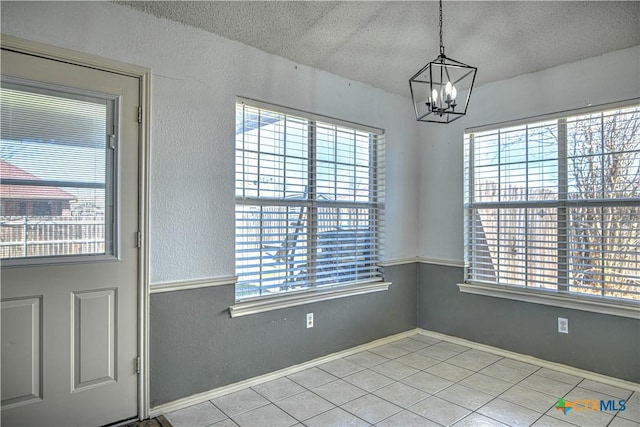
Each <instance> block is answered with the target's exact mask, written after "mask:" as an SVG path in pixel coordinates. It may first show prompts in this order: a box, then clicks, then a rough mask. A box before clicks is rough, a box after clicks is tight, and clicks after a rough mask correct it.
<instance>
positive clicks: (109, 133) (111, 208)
mask: <svg viewBox="0 0 640 427" xmlns="http://www.w3.org/2000/svg"><path fill="white" fill-rule="evenodd" d="M0 80H1V83H2V87H3V88H8V89H12V90H22V91H25V92H31V93H34V94H37V95H46V96H54V97H60V98H65V99H71V100H79V101H87V102H93V103H96V104H104V105H105V108H106V110H105V130H106V133H105V150H104V152H105V183H104V184H103V185H99V184H96V185H92V184H87V185H86V186H84V187H83V188H103V189H104V191H105V213H104V227H105V230H104V234H105V242H104V245H105V253H86V254H67V255H44V256H25V257H15V258H2V260H1V262H2V266H3V267H36V266H41V265H57V264H60V265H64V264H76V263H88V262H117V261H119V260H120V244H121V238H120V215H119V212H120V209H119V205H120V202H119V194H120V187H119V186H120V183H119V167H120V165H119V163H120V161H119V160H120V155H119V151H120V150H119V141H120V96H119V95H113V94H108V93H102V92H97V91H91V90H86V89H80V88H70V87H66V86H59V85H54V84H50V83H44V82H36V81H31V80H26V79H22V78H18V77H12V76H2V77H1V78H0ZM3 181H5V182H8V183H9V184H17V185H20V184H28V185H32V184H31V183H29V182H26V183H21V182H17V181H16V180H3ZM45 184H50V185H51V186H57V187H62V188H64V187H65V186H70V187H73V186H74V185H75V186H77V184H78V183H74V182H66V181H47V180H41V181H40V185H45ZM71 184H73V185H71Z"/></svg>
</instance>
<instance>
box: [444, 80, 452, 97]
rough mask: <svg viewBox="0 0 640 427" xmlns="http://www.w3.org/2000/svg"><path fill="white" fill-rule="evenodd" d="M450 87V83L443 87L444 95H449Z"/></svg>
mask: <svg viewBox="0 0 640 427" xmlns="http://www.w3.org/2000/svg"><path fill="white" fill-rule="evenodd" d="M452 87H453V85H452V84H451V82H447V84H446V85H445V86H444V93H446V94H447V95H451V88H452Z"/></svg>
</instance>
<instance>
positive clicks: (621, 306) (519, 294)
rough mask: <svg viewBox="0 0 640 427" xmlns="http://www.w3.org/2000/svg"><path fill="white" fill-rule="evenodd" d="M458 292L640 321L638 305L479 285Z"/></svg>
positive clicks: (469, 284)
mask: <svg viewBox="0 0 640 427" xmlns="http://www.w3.org/2000/svg"><path fill="white" fill-rule="evenodd" d="M458 288H459V289H460V292H464V293H469V294H476V295H484V296H489V297H496V298H506V299H511V300H516V301H525V302H531V303H535V304H544V305H552V306H555V307H562V308H568V309H572V310H582V311H589V312H593V313H600V314H608V315H611V316H619V317H629V318H632V319H640V304H634V303H628V304H625V303H615V302H609V301H600V300H597V299H594V298H589V297H586V296H575V295H567V294H561V293H551V292H545V291H534V290H522V289H518V288H512V287H507V286H499V285H485V284H479V283H459V284H458Z"/></svg>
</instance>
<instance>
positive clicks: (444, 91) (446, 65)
mask: <svg viewBox="0 0 640 427" xmlns="http://www.w3.org/2000/svg"><path fill="white" fill-rule="evenodd" d="M477 70H478V69H477V68H476V67H471V66H469V65H467V64H464V63H462V62H459V61H456V60H454V59H452V58H448V57H447V56H446V55H445V54H444V44H443V42H442V0H440V55H438V57H437V58H436V59H434V60H433V61H431V62H429V63H428V64H427V65H425V66H424V67H422V68H421V69H420V71H418V72H417V73H416V74H414V76H413V77H411V78H410V79H409V87H410V88H411V98H412V100H413V108H414V109H415V113H416V120H417V121H419V122H434V123H450V122H452V121H454V120H456V119H459V118H460V117H462V116H464V115H465V114H467V105H468V104H469V98H470V97H471V90H472V89H473V82H474V81H475V79H476V71H477Z"/></svg>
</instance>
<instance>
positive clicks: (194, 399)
mask: <svg viewBox="0 0 640 427" xmlns="http://www.w3.org/2000/svg"><path fill="white" fill-rule="evenodd" d="M416 333H418V334H420V335H425V336H429V337H432V338H436V339H439V340H442V341H448V342H451V343H454V344H459V345H462V346H465V347H470V348H473V349H477V350H482V351H486V352H487V353H492V354H495V355H498V356H502V357H508V358H511V359H515V360H519V361H521V362H526V363H531V364H533V365H537V366H541V367H543V368H548V369H553V370H556V371H560V372H563V373H566V374H570V375H574V376H577V377H581V378H585V379H590V380H593V381H597V382H601V383H604V384H608V385H611V386H614V387H619V388H622V389H625V390H632V391H640V384H638V383H634V382H631V381H625V380H621V379H618V378H612V377H608V376H606V375H602V374H597V373H595V372H590V371H585V370H582V369H578V368H573V367H571V366H567V365H562V364H560V363H554V362H549V361H547V360H543V359H538V358H536V357H533V356H527V355H524V354H520V353H514V352H512V351H508V350H503V349H500V348H497V347H492V346H489V345H485V344H478V343H476V342H473V341H468V340H465V339H463V338H457V337H453V336H450V335H446V334H442V333H439V332H433V331H429V330H426V329H420V328H417V329H411V330H409V331H406V332H401V333H399V334H396V335H391V336H389V337H386V338H381V339H379V340H375V341H372V342H370V343H367V344H363V345H359V346H357V347H353V348H350V349H348V350H343V351H339V352H337V353H332V354H329V355H327V356H323V357H320V358H317V359H314V360H310V361H308V362H304V363H301V364H299V365H294V366H290V367H288V368H285V369H280V370H279V371H275V372H270V373H268V374H264V375H260V376H258V377H254V378H249V379H247V380H244V381H240V382H237V383H234V384H229V385H227V386H224V387H219V388H216V389H213V390H209V391H205V392H203V393H198V394H194V395H192V396H188V397H185V398H182V399H178V400H174V401H172V402H168V403H164V404H162V405H159V406H156V407H154V408H151V410H150V411H149V414H150V416H151V417H152V418H153V417H157V416H158V415H161V414H166V413H169V412H173V411H177V410H179V409H184V408H187V407H189V406H192V405H197V404H198V403H202V402H205V401H207V400H211V399H215V398H217V397H220V396H224V395H225V394H229V393H233V392H235V391H240V390H242V389H245V388H247V387H253V386H256V385H259V384H262V383H265V382H267V381H272V380H275V379H278V378H280V377H284V376H287V375H291V374H294V373H296V372H300V371H303V370H305V369H309V368H312V367H314V366H318V365H321V364H323V363H327V362H330V361H332V360H336V359H340V358H343V357H347V356H350V355H352V354H355V353H359V352H361V351H365V350H370V349H372V348H374V347H378V346H380V345H384V344H389V343H392V342H394V341H397V340H400V339H403V338H407V337H410V336H411V335H415V334H416Z"/></svg>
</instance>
